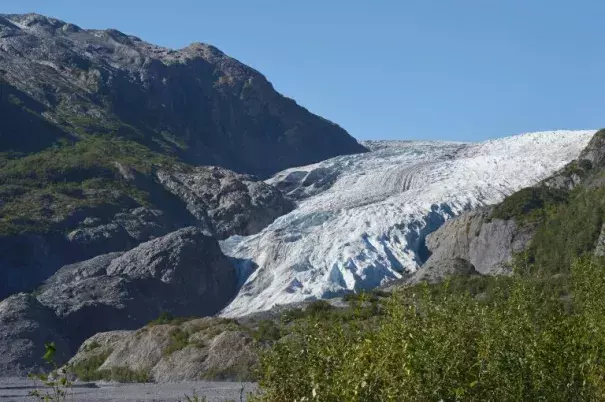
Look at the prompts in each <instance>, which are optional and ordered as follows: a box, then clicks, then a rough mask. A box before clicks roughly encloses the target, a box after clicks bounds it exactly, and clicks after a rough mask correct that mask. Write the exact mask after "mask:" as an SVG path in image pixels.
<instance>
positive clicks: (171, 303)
mask: <svg viewBox="0 0 605 402" xmlns="http://www.w3.org/2000/svg"><path fill="white" fill-rule="evenodd" d="M235 287H236V276H235V270H234V268H233V266H232V265H231V264H230V263H229V262H228V260H227V259H226V257H225V256H224V255H223V254H222V252H221V250H220V248H219V246H218V243H217V242H216V240H215V239H213V238H210V237H207V236H205V235H204V234H203V233H202V232H201V231H200V230H199V229H196V228H185V229H181V230H178V231H176V232H173V233H170V234H168V235H166V236H163V237H160V238H157V239H154V240H151V241H149V242H146V243H142V244H141V245H139V246H138V247H135V248H134V249H132V250H130V251H128V252H125V253H114V254H109V255H106V256H99V257H95V258H93V259H91V260H88V261H84V262H81V263H77V264H73V265H70V266H66V267H64V268H62V269H61V270H59V271H58V272H57V273H56V274H55V276H54V277H52V278H51V279H50V280H49V281H48V282H47V283H46V284H45V285H44V286H43V287H42V288H41V294H40V295H39V296H38V299H39V300H40V302H41V303H42V304H44V305H45V306H48V307H49V308H50V309H52V310H53V311H54V312H55V314H57V316H58V317H59V318H61V319H62V320H63V321H64V322H65V325H66V326H67V327H68V332H69V334H70V338H71V339H72V340H74V341H75V342H76V343H77V342H81V341H83V340H84V339H86V338H87V337H89V336H90V335H92V334H94V333H96V332H100V331H107V330H113V329H130V328H136V327H139V326H141V325H144V324H145V323H147V322H149V321H151V320H152V319H154V318H156V317H157V316H158V315H159V314H160V313H161V312H170V313H171V314H174V315H177V316H190V315H197V316H205V315H211V314H214V313H216V312H217V311H219V310H220V309H221V308H222V307H223V306H224V305H225V304H226V303H227V302H228V301H229V300H230V299H231V298H232V297H233V296H234V294H235V290H236V289H235Z"/></svg>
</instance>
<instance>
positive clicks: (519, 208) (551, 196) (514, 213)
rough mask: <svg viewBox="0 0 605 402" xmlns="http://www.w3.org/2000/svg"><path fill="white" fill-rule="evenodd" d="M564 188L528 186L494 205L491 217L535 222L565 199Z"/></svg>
mask: <svg viewBox="0 0 605 402" xmlns="http://www.w3.org/2000/svg"><path fill="white" fill-rule="evenodd" d="M567 198H568V193H567V191H565V190H559V189H553V188H549V187H546V186H540V187H528V188H524V189H522V190H520V191H517V192H516V193H514V194H512V195H510V196H509V197H506V199H504V201H503V202H501V203H500V204H498V205H496V207H495V208H494V210H493V212H492V215H491V218H492V219H505V220H507V219H513V218H514V219H517V220H518V221H519V222H536V221H540V220H542V219H544V217H545V214H546V213H547V211H548V210H549V208H552V207H554V206H558V205H560V204H563V203H565V202H566V201H567Z"/></svg>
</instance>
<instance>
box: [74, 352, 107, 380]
mask: <svg viewBox="0 0 605 402" xmlns="http://www.w3.org/2000/svg"><path fill="white" fill-rule="evenodd" d="M88 350H91V349H88ZM110 354H111V351H106V352H104V353H100V354H96V355H94V356H91V357H90V358H88V359H86V360H83V361H81V362H78V363H77V364H74V365H72V366H70V367H69V369H70V371H71V372H73V373H74V374H75V375H76V376H77V377H78V378H79V379H80V380H82V381H95V380H101V379H103V378H104V375H103V374H104V373H102V372H100V371H99V367H101V366H102V365H103V363H105V360H107V358H108V357H109V355H110Z"/></svg>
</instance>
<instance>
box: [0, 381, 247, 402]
mask: <svg viewBox="0 0 605 402" xmlns="http://www.w3.org/2000/svg"><path fill="white" fill-rule="evenodd" d="M242 386H243V387H244V397H243V400H244V401H246V399H247V398H246V395H247V394H248V393H249V392H253V391H254V390H255V389H256V385H255V384H253V383H238V382H205V381H198V382H182V383H163V384H116V383H106V382H97V383H75V384H74V386H73V388H72V394H73V395H72V396H70V398H68V399H67V400H68V401H85V402H101V401H103V402H106V401H175V402H176V401H186V398H185V395H189V396H191V395H192V394H193V390H196V391H197V394H198V395H199V396H204V397H206V401H207V402H214V401H230V400H231V401H237V402H239V401H240V391H241V389H242ZM34 389H35V387H34V385H33V383H32V381H31V380H29V379H27V378H0V401H1V402H5V401H32V400H33V399H32V398H31V397H29V396H28V395H29V392H30V391H32V390H34Z"/></svg>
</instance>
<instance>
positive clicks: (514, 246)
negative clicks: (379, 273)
mask: <svg viewBox="0 0 605 402" xmlns="http://www.w3.org/2000/svg"><path fill="white" fill-rule="evenodd" d="M491 213H492V208H483V209H479V210H476V211H470V212H465V213H463V214H462V215H460V216H458V217H456V218H453V219H451V220H449V221H446V222H445V224H444V225H443V226H441V227H440V228H439V229H437V230H436V231H435V232H433V233H431V234H429V235H428V236H427V237H426V240H425V242H426V247H427V249H428V252H429V254H430V256H429V258H428V259H427V261H426V262H425V263H424V264H423V265H422V266H421V267H420V268H419V269H418V271H416V272H415V273H414V274H413V275H411V276H409V277H406V278H404V279H403V280H402V281H399V282H398V283H397V285H401V284H402V283H403V284H415V283H418V282H420V281H427V282H430V283H436V282H440V281H442V280H443V279H445V278H447V277H450V276H453V275H477V274H481V275H506V274H509V273H510V272H511V269H512V267H511V263H512V260H513V257H514V255H515V254H517V253H520V252H522V251H524V250H525V249H526V248H527V247H528V245H529V243H530V241H531V239H532V237H533V235H534V230H535V227H534V226H532V225H529V224H527V225H519V224H517V222H516V221H515V220H514V219H509V220H503V219H492V217H491Z"/></svg>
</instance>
